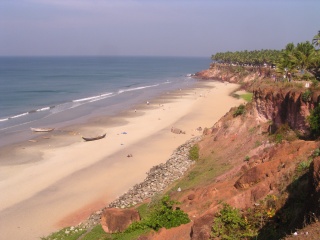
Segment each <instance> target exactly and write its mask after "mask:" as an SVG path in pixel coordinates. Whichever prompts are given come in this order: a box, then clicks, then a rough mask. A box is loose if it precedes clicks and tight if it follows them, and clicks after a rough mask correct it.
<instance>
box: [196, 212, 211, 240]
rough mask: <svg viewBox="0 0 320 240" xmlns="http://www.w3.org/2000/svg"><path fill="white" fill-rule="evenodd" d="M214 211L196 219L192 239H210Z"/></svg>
mask: <svg viewBox="0 0 320 240" xmlns="http://www.w3.org/2000/svg"><path fill="white" fill-rule="evenodd" d="M213 219H214V213H208V214H205V215H203V216H202V217H200V218H197V219H195V221H194V224H193V226H192V229H191V239H192V240H209V239H210V234H211V228H212V224H213Z"/></svg>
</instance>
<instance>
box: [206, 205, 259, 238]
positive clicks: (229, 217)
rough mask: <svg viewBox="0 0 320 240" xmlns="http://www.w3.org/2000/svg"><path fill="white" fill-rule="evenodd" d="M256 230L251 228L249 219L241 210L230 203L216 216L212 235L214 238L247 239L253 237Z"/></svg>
mask: <svg viewBox="0 0 320 240" xmlns="http://www.w3.org/2000/svg"><path fill="white" fill-rule="evenodd" d="M255 235H256V232H255V231H254V230H252V229H251V228H250V225H249V224H248V222H247V219H246V218H245V217H243V216H242V214H241V213H240V211H239V210H238V209H236V208H232V207H231V206H230V205H228V204H223V208H222V209H221V210H220V212H219V213H218V214H217V215H216V216H215V218H214V223H213V225H212V231H211V237H213V238H214V239H216V238H217V239H226V240H227V239H228V240H229V239H230V240H231V239H245V238H248V237H253V236H255Z"/></svg>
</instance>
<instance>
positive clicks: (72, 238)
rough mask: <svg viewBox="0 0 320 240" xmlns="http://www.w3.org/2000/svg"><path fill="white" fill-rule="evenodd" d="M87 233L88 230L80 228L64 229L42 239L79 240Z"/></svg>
mask: <svg viewBox="0 0 320 240" xmlns="http://www.w3.org/2000/svg"><path fill="white" fill-rule="evenodd" d="M86 232H87V230H86V229H82V228H79V227H68V228H63V229H61V230H60V231H58V232H54V233H52V234H50V235H49V236H48V237H42V238H41V239H42V240H77V239H78V238H79V237H80V236H82V235H83V234H85V233H86Z"/></svg>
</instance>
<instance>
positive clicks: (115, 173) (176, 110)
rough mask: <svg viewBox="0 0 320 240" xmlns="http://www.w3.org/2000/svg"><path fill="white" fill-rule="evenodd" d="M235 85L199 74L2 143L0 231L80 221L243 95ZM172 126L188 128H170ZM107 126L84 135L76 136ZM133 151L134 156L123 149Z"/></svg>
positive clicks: (31, 232)
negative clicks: (125, 105)
mask: <svg viewBox="0 0 320 240" xmlns="http://www.w3.org/2000/svg"><path fill="white" fill-rule="evenodd" d="M237 88H238V85H234V84H225V83H221V82H199V84H198V86H197V87H196V88H193V89H186V90H181V91H176V92H172V93H167V95H164V96H162V97H160V98H158V99H150V103H149V104H143V105H139V106H137V107H136V108H135V109H132V110H130V111H129V112H125V113H123V114H121V115H119V116H117V117H113V118H97V119H93V120H91V121H90V122H88V123H86V124H83V125H75V126H69V127H67V128H64V129H55V130H54V131H53V132H50V133H39V134H34V136H35V138H34V139H32V140H29V141H25V142H22V143H19V144H15V145H12V146H6V147H4V148H2V149H0V157H1V162H0V164H1V167H0V191H1V198H0V232H1V239H7V240H10V239H14V240H16V239H39V238H40V237H41V236H46V235H48V234H49V233H50V232H53V231H56V230H58V229H60V228H61V227H64V226H71V225H77V224H78V223H79V222H81V221H82V220H84V219H85V218H87V217H88V216H89V215H90V214H91V213H92V212H94V211H97V210H99V209H101V208H102V207H104V206H106V205H107V204H108V203H109V202H111V201H112V200H114V199H115V198H116V197H117V196H119V195H121V194H123V193H124V192H126V190H128V189H129V188H130V187H132V186H133V185H134V184H136V183H138V182H141V181H143V180H144V178H145V177H146V172H147V171H148V170H149V169H150V168H151V167H152V166H154V165H157V164H160V163H163V162H165V161H166V160H167V159H168V158H169V157H170V155H171V153H172V152H173V150H174V149H176V148H177V147H178V146H179V145H181V144H183V143H184V142H185V141H186V140H188V139H190V138H191V137H193V136H196V135H200V134H202V132H199V131H197V130H196V129H197V128H198V127H202V128H204V127H211V126H213V124H214V123H215V122H216V121H217V120H219V118H221V117H222V116H223V115H224V114H225V113H226V112H227V111H228V110H229V109H230V108H231V107H233V106H238V105H239V104H240V103H242V102H243V100H239V99H235V98H233V97H231V96H230V95H229V94H230V93H231V92H233V91H234V90H236V89H237ZM171 127H177V128H180V129H182V130H183V131H185V132H186V134H174V133H172V132H171V131H170V129H171ZM102 133H106V137H105V138H104V139H101V140H98V141H92V142H85V141H84V140H83V139H82V138H81V136H95V135H98V134H102ZM128 154H132V157H127V156H128Z"/></svg>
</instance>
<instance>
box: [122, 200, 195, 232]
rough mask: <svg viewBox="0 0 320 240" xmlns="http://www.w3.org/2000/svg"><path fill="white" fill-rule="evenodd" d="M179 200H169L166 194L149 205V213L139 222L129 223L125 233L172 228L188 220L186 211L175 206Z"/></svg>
mask: <svg viewBox="0 0 320 240" xmlns="http://www.w3.org/2000/svg"><path fill="white" fill-rule="evenodd" d="M177 204H179V202H176V201H173V200H170V197H169V196H168V195H165V196H164V197H163V198H162V199H161V200H160V201H158V202H156V203H155V204H154V205H153V206H151V212H150V214H149V215H148V216H147V217H145V218H144V219H142V220H141V221H140V222H134V223H133V224H131V225H130V226H129V227H128V229H127V230H126V233H131V232H134V231H137V230H146V229H152V230H156V231H157V230H159V229H160V228H163V227H165V228H167V229H169V228H172V227H177V226H180V225H181V224H186V223H188V222H190V219H189V217H188V215H187V214H186V213H184V212H183V211H182V210H180V208H178V207H175V205H177Z"/></svg>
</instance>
